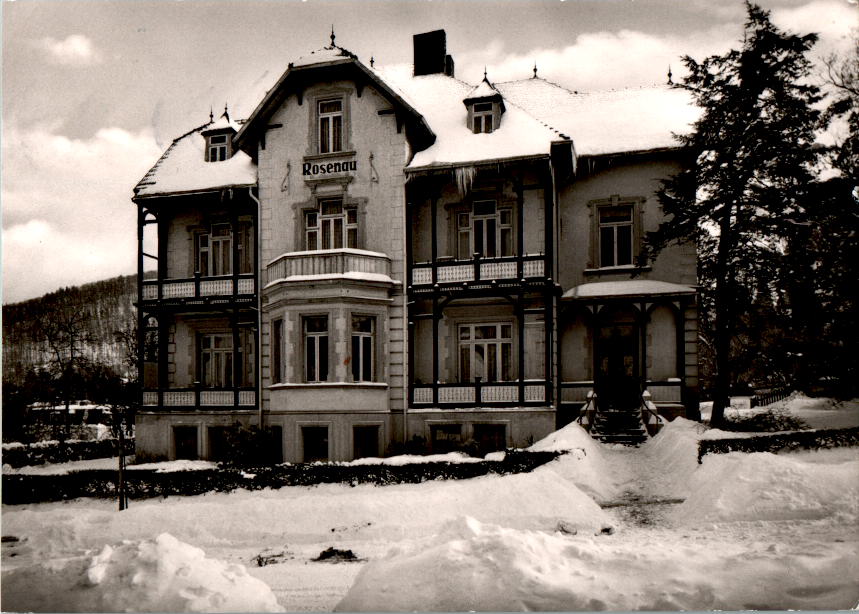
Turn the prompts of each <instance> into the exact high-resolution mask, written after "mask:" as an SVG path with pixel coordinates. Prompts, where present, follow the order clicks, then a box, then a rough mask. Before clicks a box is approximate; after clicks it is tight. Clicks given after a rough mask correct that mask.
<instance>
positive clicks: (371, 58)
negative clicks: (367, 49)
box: [370, 55, 376, 68]
mask: <svg viewBox="0 0 859 614" xmlns="http://www.w3.org/2000/svg"><path fill="white" fill-rule="evenodd" d="M375 63H376V59H375V58H374V57H373V56H372V55H371V56H370V68H373V65H374V64H375Z"/></svg>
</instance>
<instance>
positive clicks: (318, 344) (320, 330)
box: [304, 316, 328, 382]
mask: <svg viewBox="0 0 859 614" xmlns="http://www.w3.org/2000/svg"><path fill="white" fill-rule="evenodd" d="M304 378H305V381H308V382H325V381H328V316H310V317H306V318H304Z"/></svg>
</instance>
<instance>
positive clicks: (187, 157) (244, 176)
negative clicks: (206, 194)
mask: <svg viewBox="0 0 859 614" xmlns="http://www.w3.org/2000/svg"><path fill="white" fill-rule="evenodd" d="M213 125H214V122H210V123H208V124H205V125H203V126H200V127H199V128H195V129H194V130H192V131H191V132H188V133H186V134H184V135H182V136H180V137H179V138H178V139H176V140H175V141H173V143H172V144H171V145H170V147H168V148H167V151H165V152H164V154H163V155H162V156H161V158H160V159H159V160H158V162H156V163H155V165H154V166H153V167H152V168H151V169H149V172H147V173H146V175H145V176H144V177H143V179H141V180H140V182H139V183H138V184H137V185H136V186H135V187H134V194H135V197H138V198H139V197H146V196H161V195H167V194H175V193H183V192H201V191H207V190H216V189H219V188H227V187H241V186H254V185H256V183H257V169H256V165H254V163H253V161H252V160H251V158H250V156H248V155H247V154H246V153H244V152H242V151H237V152H235V154H234V155H233V157H232V158H230V159H229V160H223V161H221V162H206V154H205V148H206V137H204V136H203V135H202V133H203V132H204V131H206V130H210V129H211V128H212V127H213Z"/></svg>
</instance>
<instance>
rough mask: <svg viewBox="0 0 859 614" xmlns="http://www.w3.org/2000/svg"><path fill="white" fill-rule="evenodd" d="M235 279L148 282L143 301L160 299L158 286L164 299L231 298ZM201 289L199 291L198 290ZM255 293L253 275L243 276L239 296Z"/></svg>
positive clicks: (145, 282)
mask: <svg viewBox="0 0 859 614" xmlns="http://www.w3.org/2000/svg"><path fill="white" fill-rule="evenodd" d="M233 281H234V278H233V277H200V278H199V279H165V280H162V281H160V282H159V281H158V280H146V281H144V282H143V300H145V301H153V300H157V299H158V286H159V284H160V285H161V298H162V299H177V298H200V297H207V296H231V295H232V294H233ZM198 288H199V289H198ZM253 293H254V278H253V274H243V275H241V276H240V277H239V278H238V294H240V295H245V296H247V295H252V294H253Z"/></svg>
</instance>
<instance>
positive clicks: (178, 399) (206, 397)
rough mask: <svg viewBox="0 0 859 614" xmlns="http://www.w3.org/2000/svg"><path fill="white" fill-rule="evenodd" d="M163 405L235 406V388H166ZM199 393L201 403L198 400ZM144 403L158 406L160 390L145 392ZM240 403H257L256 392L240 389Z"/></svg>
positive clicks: (248, 404)
mask: <svg viewBox="0 0 859 614" xmlns="http://www.w3.org/2000/svg"><path fill="white" fill-rule="evenodd" d="M161 394H162V399H163V400H162V404H163V407H197V406H198V405H199V406H200V407H234V406H235V404H236V393H235V390H232V389H230V390H199V391H198V390H164V391H162V393H161ZM198 395H199V403H198V402H197V401H198ZM143 405H145V406H158V391H156V390H146V391H144V392H143ZM239 405H240V406H244V407H252V406H255V405H256V392H255V391H253V390H239Z"/></svg>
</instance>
